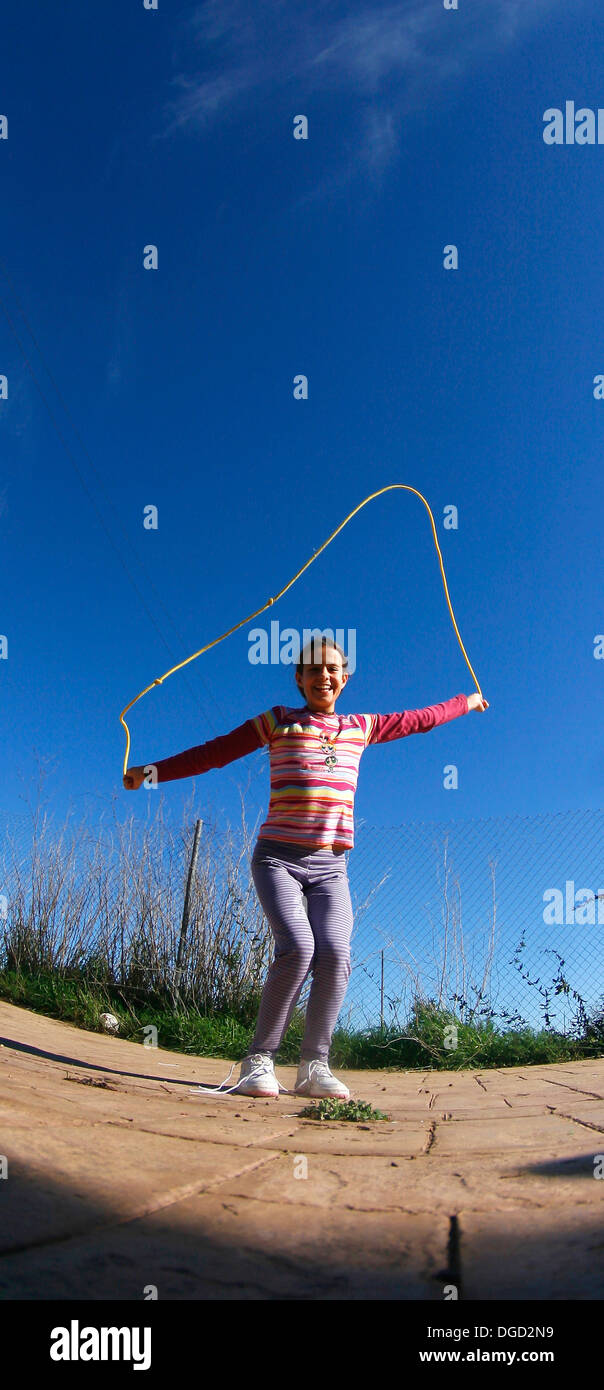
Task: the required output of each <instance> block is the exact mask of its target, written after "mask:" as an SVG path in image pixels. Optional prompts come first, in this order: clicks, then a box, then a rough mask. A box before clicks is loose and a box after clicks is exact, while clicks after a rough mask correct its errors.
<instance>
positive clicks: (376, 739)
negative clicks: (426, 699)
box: [367, 695, 468, 745]
mask: <svg viewBox="0 0 604 1390" xmlns="http://www.w3.org/2000/svg"><path fill="white" fill-rule="evenodd" d="M467 713H468V698H467V695H454V696H453V699H452V700H444V701H443V703H442V704H440V705H427V707H426V709H406V710H403V711H402V713H401V714H370V715H369V716H368V718H369V720H371V724H372V727H371V729H370V730H369V731H368V736H367V744H368V745H369V744H370V743H389V742H390V741H391V739H395V738H406V737H407V735H408V734H427V733H428V730H429V729H434V728H435V727H436V725H437V724H447V723H448V721H449V720H450V719H457V718H458V716H459V715H460V714H467Z"/></svg>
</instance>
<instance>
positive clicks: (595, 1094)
mask: <svg viewBox="0 0 604 1390" xmlns="http://www.w3.org/2000/svg"><path fill="white" fill-rule="evenodd" d="M541 1080H542V1081H547V1084H548V1086H562V1087H563V1089H564V1090H565V1091H574V1093H575V1095H577V1096H588V1097H589V1099H590V1100H604V1096H602V1095H598V1092H597V1091H584V1090H583V1087H582V1086H569V1084H568V1081H554V1079H553V1077H552V1076H543V1077H542V1078H541Z"/></svg>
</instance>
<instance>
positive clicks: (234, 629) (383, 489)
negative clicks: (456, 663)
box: [120, 483, 484, 777]
mask: <svg viewBox="0 0 604 1390" xmlns="http://www.w3.org/2000/svg"><path fill="white" fill-rule="evenodd" d="M399 489H400V490H402V491H404V492H413V493H415V496H416V497H419V499H420V501H421V502H423V504H424V506H425V507H426V509H427V512H428V515H429V517H430V524H431V526H432V535H433V537H434V544H435V546H436V550H437V552H438V561H439V565H440V572H441V575H442V581H443V586H444V590H445V598H446V600H447V604H448V608H449V613H450V614H451V621H452V623H453V627H454V628H455V633H456V636H457V640H458V642H459V645H460V647H461V650H462V652H463V655H464V659H465V662H466V665H467V667H468V669H469V671H470V674H471V676H472V679H473V681H474V684H475V686H476V689H477V691H478V694H479V695H480V698H481V700H483V699H484V697H483V694H482V690H481V689H480V684H479V681H478V678H477V676H476V675H475V673H474V670H473V668H472V666H471V665H470V661H469V658H468V654H467V652H466V649H465V647H464V644H463V642H462V640H461V637H460V634H459V628H458V626H457V623H456V621H455V614H454V612H453V608H452V606H451V600H450V598H449V590H448V588H447V578H446V575H445V567H444V564H443V557H442V554H441V549H440V546H439V544H438V536H437V534H436V526H435V524H434V517H433V515H432V512H431V510H430V506H429V504H428V502H426V499H425V497H423V496H422V494H421V492H418V490H417V488H415V487H410V486H409V484H408V483H389V484H388V486H387V487H381V488H379V490H378V492H372V493H370V494H369V497H365V498H364V499H363V501H362V502H359V505H358V507H355V508H354V510H353V511H351V512H349V513H348V516H347V517H345V518H344V520H343V521H341V522H340V525H339V526H337V527H336V529H335V531H332V533H331V535H330V536H328V537H327V540H326V541H324V542H323V545H321V546H320V547H319V549H318V550H315V551H314V553H313V554H312V555H311V557H310V559H309V560H307V561H306V564H305V565H302V568H301V569H299V570H298V572H297V574H295V575H294V577H293V579H290V581H289V583H288V584H286V585H285V586H284V587H283V589H280V590H279V593H278V594H275V596H274V598H269V599H268V600H267V602H266V603H264V604H263V605H262V608H257V609H256V612H255V613H250V614H249V616H248V617H247V618H242V619H241V622H239V623H235V625H234V626H233V627H230V628H229V629H228V631H227V632H223V633H222V634H221V636H220V637H215V638H214V641H213V642H208V643H207V644H206V646H205V647H200V649H199V651H198V652H193V655H192V656H188V657H186V659H185V660H184V661H179V663H178V665H177V666H172V667H171V668H170V670H169V671H165V672H164V675H163V676H157V677H156V679H155V680H154V681H151V684H150V685H147V686H145V689H144V690H141V691H140V694H138V695H135V697H134V699H133V700H131V701H130V703H129V704H128V705H126V706H125V707H124V709H123V710H122V712H121V714H120V724H122V725H123V727H124V729H125V730H126V753H125V757H124V768H123V776H124V777H125V775H126V772H127V770H128V757H129V754H130V730H129V728H128V725H127V723H126V720H125V719H124V715H125V714H127V713H128V710H129V709H132V706H133V705H135V704H136V703H137V700H142V698H143V695H147V694H148V692H149V691H150V690H153V687H154V686H156V685H162V684H163V682H164V681H165V680H167V679H168V676H173V675H174V672H175V671H180V670H182V668H183V666H188V664H189V662H190V661H196V660H197V657H198V656H203V654H204V652H209V651H210V648H211V647H217V646H218V643H219V642H224V640H225V638H226V637H231V636H232V634H233V633H234V632H237V631H238V630H239V628H240V627H244V626H245V624H246V623H251V622H252V621H253V619H254V618H258V617H260V614H261V613H265V612H266V610H267V608H271V607H272V605H273V604H274V603H277V602H278V600H279V599H280V598H283V595H284V594H286V593H287V591H288V589H291V587H292V584H295V583H296V580H297V579H299V578H300V576H301V575H302V574H304V571H305V570H307V569H308V567H309V565H312V564H313V563H314V561H315V560H317V559H318V557H319V555H321V554H322V553H323V551H324V550H326V549H327V547H328V545H331V542H332V541H333V540H335V538H336V536H338V535H339V534H340V531H343V530H344V527H345V526H347V525H348V522H349V521H352V518H353V516H356V514H357V512H360V511H361V510H362V508H363V507H366V506H367V503H368V502H373V500H374V498H376V497H381V496H382V494H383V493H384V492H392V491H396V490H399Z"/></svg>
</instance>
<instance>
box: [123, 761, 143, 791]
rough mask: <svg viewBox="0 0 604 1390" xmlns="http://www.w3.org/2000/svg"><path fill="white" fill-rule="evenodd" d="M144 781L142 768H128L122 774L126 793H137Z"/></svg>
mask: <svg viewBox="0 0 604 1390" xmlns="http://www.w3.org/2000/svg"><path fill="white" fill-rule="evenodd" d="M144 780H145V769H144V767H129V768H128V771H127V772H125V773H124V786H125V788H126V791H127V792H135V791H138V789H139V787H142V784H143V782H144Z"/></svg>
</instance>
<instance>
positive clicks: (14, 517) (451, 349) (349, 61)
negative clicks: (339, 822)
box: [0, 0, 604, 887]
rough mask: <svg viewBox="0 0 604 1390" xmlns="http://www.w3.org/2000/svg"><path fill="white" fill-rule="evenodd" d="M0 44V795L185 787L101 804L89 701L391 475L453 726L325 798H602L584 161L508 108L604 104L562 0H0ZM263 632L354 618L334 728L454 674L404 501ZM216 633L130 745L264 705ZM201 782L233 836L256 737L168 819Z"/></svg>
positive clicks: (308, 581)
mask: <svg viewBox="0 0 604 1390" xmlns="http://www.w3.org/2000/svg"><path fill="white" fill-rule="evenodd" d="M598 20H599V21H600V22H599V23H598ZM1 27H2V53H1V56H0V73H1V81H0V114H4V115H6V117H7V119H8V131H9V138H8V140H6V141H0V177H1V179H2V189H3V196H2V199H1V200H0V258H1V263H0V296H1V298H2V305H0V309H2V310H3V311H2V312H0V374H4V375H6V376H7V378H8V383H9V394H8V399H7V400H6V401H1V402H0V430H1V431H2V460H3V466H2V482H1V488H0V526H1V532H2V550H3V565H2V571H3V584H2V590H3V598H2V610H1V611H2V622H1V623H0V631H1V632H2V633H3V634H5V635H6V637H7V639H8V660H6V661H2V663H1V665H0V677H1V680H2V706H3V719H2V724H3V729H4V732H3V735H2V740H3V751H2V767H3V776H2V788H1V793H0V810H2V811H3V812H5V813H8V814H9V815H10V814H13V813H17V812H19V813H20V812H22V811H23V809H24V807H25V801H24V798H26V797H29V798H31V797H32V796H34V797H35V788H36V784H37V780H38V768H39V766H40V765H41V764H42V765H43V767H44V798H45V801H46V804H47V805H48V807H49V809H50V810H51V812H52V813H53V815H55V816H56V817H57V819H58V821H59V822H61V820H62V819H63V817H64V815H65V814H66V813H67V810H68V809H71V810H72V813H73V812H75V814H76V816H77V815H78V814H79V813H80V812H81V813H84V812H86V813H87V814H88V815H92V816H93V817H94V816H95V815H96V814H99V815H100V814H101V813H102V812H103V811H104V810H106V809H107V808H111V807H112V806H113V809H114V810H115V811H116V813H117V814H118V815H119V816H122V815H124V816H126V815H130V814H131V813H134V814H135V815H137V816H141V817H144V816H146V815H147V814H148V811H149V802H148V798H149V796H150V795H152V796H157V795H160V796H161V797H162V798H163V799H164V801H165V802H166V804H167V806H168V807H169V812H170V814H171V815H172V814H174V815H175V816H176V818H178V817H179V816H180V814H181V811H182V807H183V805H184V803H185V801H186V800H187V799H188V798H190V795H191V789H192V788H191V782H190V780H188V779H187V780H186V781H183V782H172V783H169V784H166V785H165V786H164V787H163V788H161V789H160V792H159V794H158V793H155V792H139V793H138V794H132V793H127V792H125V791H124V790H123V789H122V782H121V774H122V760H123V753H124V735H123V730H122V728H121V725H120V723H119V712H120V710H121V709H122V708H123V707H124V706H125V705H126V703H127V702H128V701H129V700H131V699H132V698H133V697H134V696H135V695H136V694H137V692H138V691H139V690H140V689H142V687H143V686H145V685H147V684H148V683H149V682H150V681H151V680H153V679H154V678H155V677H157V676H159V675H162V674H163V673H164V672H165V671H166V670H167V669H168V668H169V667H171V666H172V665H174V664H175V663H176V662H178V661H181V660H183V659H184V658H185V657H186V656H188V655H190V653H191V652H193V651H195V650H197V649H198V648H199V647H201V646H203V645H205V643H207V642H209V641H211V640H212V639H213V638H214V637H216V636H217V635H218V634H219V633H221V632H223V631H224V630H225V629H227V628H229V627H230V626H232V625H233V624H234V623H236V622H238V621H239V620H240V619H241V618H243V617H244V616H245V615H246V614H247V613H251V612H253V611H254V610H255V609H257V608H258V607H260V606H261V605H262V604H263V603H264V602H266V600H267V598H268V597H269V596H270V595H271V594H274V593H275V592H276V591H277V590H278V589H279V588H281V587H282V586H283V584H285V583H286V582H287V580H288V579H289V578H290V577H291V575H292V574H293V573H294V571H295V570H296V569H297V568H298V567H299V566H300V565H301V564H303V563H304V561H305V560H306V559H307V558H308V556H309V554H310V553H311V552H312V551H313V550H314V549H316V548H317V546H318V545H320V544H321V543H322V542H323V541H324V540H325V539H326V537H327V535H328V534H329V533H330V532H331V531H332V530H333V529H334V528H335V527H336V526H337V525H338V523H339V522H340V521H341V520H342V519H343V517H344V516H345V514H346V513H347V512H348V511H350V510H351V509H352V508H353V507H354V506H356V505H357V504H358V503H359V502H360V501H361V500H362V499H363V498H364V497H365V496H366V495H367V494H368V493H369V492H372V491H374V490H376V489H377V488H379V487H383V486H385V485H386V484H388V483H394V482H401V483H407V484H410V485H412V486H413V487H415V488H417V489H418V490H419V491H420V492H422V493H423V494H424V495H425V496H426V498H427V500H428V501H429V503H430V505H431V507H432V509H433V512H434V514H435V518H436V521H437V527H438V532H439V541H440V545H441V548H442V551H443V557H444V562H445V567H446V573H447V579H448V584H449V590H450V594H451V600H452V603H453V608H454V611H455V615H456V619H457V622H458V625H459V629H460V633H461V636H462V639H463V641H464V644H465V646H466V649H467V651H468V655H469V657H470V660H471V662H472V665H473V666H474V669H475V670H476V672H477V674H478V676H479V679H480V682H481V686H482V689H483V691H484V692H485V694H486V696H487V698H488V700H489V701H490V709H489V710H488V711H487V712H486V713H485V714H470V715H468V716H467V717H466V718H464V719H460V720H457V721H455V722H453V723H451V724H449V725H447V726H446V727H445V728H443V729H438V730H436V731H434V732H431V733H430V734H428V735H427V736H426V737H425V738H419V737H418V738H409V739H406V740H403V741H401V742H400V743H396V744H391V745H389V746H387V747H384V748H376V749H372V750H369V751H368V753H367V754H366V755H365V757H364V759H363V763H362V765H361V775H360V783H359V791H358V795H357V807H356V809H357V814H358V816H359V817H361V818H362V819H363V820H365V821H366V822H368V823H370V824H384V825H395V824H400V823H401V822H404V821H406V820H422V819H426V820H450V819H458V818H471V817H493V816H510V815H517V814H518V815H532V814H535V813H542V812H547V811H552V812H559V811H567V810H571V809H574V808H589V807H591V808H596V807H599V806H601V804H602V792H601V788H602V772H603V758H602V713H601V711H602V680H603V679H604V663H602V662H601V661H597V660H595V659H594V655H593V651H594V638H595V636H596V634H599V633H602V631H604V605H603V591H604V586H603V584H602V559H601V555H602V542H601V530H602V514H603V510H604V495H603V492H604V490H603V486H602V474H603V469H602V434H603V428H604V401H598V400H596V399H594V396H593V379H594V377H595V375H596V374H597V373H600V372H604V341H603V338H602V322H603V310H604V303H603V291H602V253H601V227H602V215H603V212H604V195H603V192H602V190H603V188H604V146H598V145H595V146H583V147H580V146H577V145H569V146H561V147H551V146H547V145H546V144H545V143H544V141H543V138H542V130H543V113H544V111H545V110H546V109H547V108H549V107H559V108H561V109H564V104H565V101H566V100H571V99H572V100H574V101H575V102H576V105H577V106H587V107H591V108H593V109H596V108H597V107H598V105H604V86H603V85H602V70H601V58H600V55H601V45H602V37H603V35H602V22H601V17H600V10H599V6H597V5H596V4H595V3H592V2H591V0H574V4H573V5H572V7H571V6H569V5H568V4H565V3H562V0H532V3H531V4H530V5H529V4H527V3H526V0H523V3H515V0H475V2H474V3H471V2H470V0H460V8H459V10H458V11H450V12H448V11H445V10H444V9H443V8H442V6H441V5H439V4H438V3H421V4H419V3H415V0H413V3H399V4H382V3H381V0H371V3H356V4H354V3H347V4H345V5H339V4H337V3H329V4H326V3H308V4H304V5H302V6H293V5H291V3H277V2H276V0H271V2H270V3H268V0H255V3H254V4H253V5H252V4H251V3H249V0H246V3H244V0H215V3H214V0H212V2H211V3H205V4H200V5H197V4H172V5H171V4H168V3H167V0H160V4H159V9H158V11H157V12H153V11H146V10H145V9H144V8H143V5H142V0H141V3H134V0H132V2H131V3H128V4H124V0H119V3H118V0H108V3H103V5H102V6H93V7H90V6H81V5H80V4H76V3H74V0H68V3H62V4H61V5H58V4H53V5H50V6H39V7H35V9H34V12H33V14H31V15H30V14H28V16H27V24H26V22H25V18H24V14H23V10H22V7H21V6H19V5H17V4H16V3H15V0H7V3H6V5H5V7H4V10H3V17H2V26H1ZM300 113H302V114H305V115H306V116H307V117H308V139H307V140H295V139H294V138H293V135H292V130H293V119H294V116H296V115H298V114H300ZM149 244H154V245H156V246H157V247H158V257H159V260H158V265H159V268H158V270H157V271H150V270H145V269H144V268H143V248H144V247H145V246H146V245H149ZM450 244H455V245H456V246H457V247H458V250H459V269H458V270H456V271H446V270H445V269H444V268H443V248H444V247H445V246H446V245H450ZM7 275H8V277H9V278H7ZM7 313H8V314H9V315H10V319H11V321H12V326H11V323H9V322H8V320H7V317H6V314H7ZM22 315H24V316H25V321H24V318H23V317H22ZM31 333H33V335H34V337H35V342H34V341H33V340H32V337H31ZM15 334H17V335H18V338H19V341H17V338H16V336H15ZM25 358H27V359H28V361H29V363H30V365H31V368H32V370H33V372H34V373H35V376H36V378H37V383H38V384H37V385H36V383H35V382H34V380H32V376H31V374H30V371H29V370H28V366H27V365H26V361H25ZM49 370H50V372H51V373H52V380H51V379H50V378H49V375H48V371H49ZM298 374H305V375H306V376H307V377H308V383H309V391H308V399H307V400H296V399H294V395H293V381H294V378H295V377H296V375H298ZM57 390H58V392H60V396H61V398H62V400H63V401H64V402H65V405H66V406H67V410H68V417H66V415H65V413H64V411H63V408H62V405H61V401H60V400H59V398H58V396H57ZM40 392H43V395H44V397H45V398H46V400H47V402H48V405H49V407H50V409H51V411H52V415H53V419H54V423H53V419H51V418H50V416H49V413H48V410H47V408H46V405H45V404H44V401H43V399H42V398H41V394H40ZM74 426H75V431H77V434H76V432H75V431H74ZM57 431H60V435H61V438H60V437H59V435H58V433H57ZM149 504H154V505H155V506H157V507H158V514H159V527H158V529H157V531H149V530H145V529H144V527H143V508H144V507H145V506H147V505H149ZM449 505H454V506H456V507H457V508H458V514H459V525H458V529H457V530H446V529H445V528H444V526H443V514H444V508H445V507H447V506H449ZM270 618H273V619H278V621H279V623H280V625H281V628H285V627H288V626H293V627H295V628H297V629H298V630H300V631H301V630H302V629H303V628H304V627H307V626H314V625H319V626H331V627H333V628H336V627H341V628H343V629H345V630H348V629H351V628H354V629H355V632H356V667H357V669H356V670H355V673H354V676H353V677H352V678H351V680H350V682H349V685H348V688H347V690H346V691H345V692H344V694H343V695H342V697H341V699H340V702H339V705H338V709H339V710H341V711H342V712H347V711H352V710H358V711H369V712H372V711H378V712H389V711H392V710H401V709H405V708H416V707H421V706H424V705H429V704H432V703H435V702H437V701H440V700H444V699H447V698H449V697H450V696H452V695H455V694H457V693H459V692H460V691H465V692H466V693H468V694H469V693H470V692H471V691H472V690H473V688H474V686H473V682H472V678H471V676H470V673H469V671H468V669H467V667H466V665H465V662H464V660H463V656H462V654H461V651H460V649H459V646H458V644H457V640H456V638H455V634H454V632H453V629H452V626H451V623H450V619H449V616H448V612H447V609H446V604H445V600H444V595H443V591H442V584H441V579H440V573H439V569H438V563H437V559H436V553H435V550H434V546H433V542H432V538H431V532H430V526H429V522H428V517H427V514H426V512H425V509H424V508H423V506H422V504H421V503H420V502H419V501H418V499H417V498H414V497H412V496H411V495H410V494H407V493H390V494H388V495H386V496H385V497H382V498H380V499H378V500H377V501H375V502H372V503H371V504H370V505H369V506H368V507H366V508H365V509H364V510H363V511H362V512H361V514H360V515H359V516H357V517H356V518H355V519H354V520H353V521H352V522H351V523H350V525H349V526H348V527H347V528H346V530H345V531H344V533H343V534H342V535H341V536H340V537H338V539H337V540H336V541H335V542H334V543H333V545H332V546H331V547H330V548H329V550H328V551H327V552H326V554H324V555H323V556H321V557H320V558H319V559H318V560H317V562H316V564H314V565H313V566H312V567H311V569H310V571H309V572H308V573H307V574H306V575H304V576H303V578H302V579H301V580H300V581H299V583H298V584H296V585H295V586H294V588H293V589H292V590H291V591H290V593H289V594H288V595H287V596H286V597H285V598H284V599H283V600H282V601H281V603H280V604H279V605H278V606H277V607H276V608H275V609H274V610H273V612H272V613H271V614H267V615H265V617H264V618H263V619H261V620H260V621H261V622H269V621H270ZM248 647H249V641H248V630H247V629H245V628H243V629H241V630H240V632H238V633H237V634H236V635H235V636H233V637H231V638H229V639H228V640H227V641H225V642H224V643H222V644H221V645H220V646H219V647H217V648H216V649H215V650H214V651H212V652H210V653H208V654H207V655H205V656H202V657H201V658H200V659H199V660H198V661H196V662H193V663H192V664H191V665H190V666H189V667H187V668H186V670H185V671H183V672H178V673H177V674H175V675H174V676H172V677H171V678H170V679H169V680H168V681H167V682H166V683H165V685H163V686H162V687H161V688H158V689H157V690H153V691H152V692H151V693H150V694H149V695H148V696H146V697H145V699H144V700H142V701H140V702H139V704H137V705H136V706H135V708H134V709H133V710H132V711H131V712H130V716H129V723H130V728H131V732H132V752H131V759H130V761H131V762H132V763H145V762H152V761H156V760H158V759H160V758H163V757H167V756H169V755H170V754H173V753H176V752H179V751H180V750H182V749H184V748H189V747H191V746H192V745H194V744H197V743H201V742H203V741H204V740H205V739H207V738H212V737H214V736H215V735H217V734H219V733H223V732H226V731H227V730H228V729H231V728H234V727H235V726H237V725H238V724H240V723H241V722H242V721H243V720H244V719H246V718H247V717H249V716H250V715H254V714H256V713H258V712H259V711H261V710H263V709H266V708H267V707H268V706H269V705H272V704H281V703H283V704H287V703H290V702H291V703H297V702H298V701H297V696H296V693H295V687H294V683H293V673H292V670H291V667H288V666H284V665H268V666H253V665H251V664H250V662H249V661H248V659H247V654H248ZM451 763H454V764H455V765H456V766H457V768H458V777H459V786H458V789H457V790H455V791H453V790H445V789H444V786H443V768H444V767H445V765H447V764H451ZM248 781H249V785H248ZM240 786H244V787H245V788H246V791H245V795H246V799H247V806H248V812H249V817H250V820H252V821H253V820H254V817H255V816H256V814H257V813H258V812H259V811H261V810H262V809H263V808H264V807H265V806H266V804H267V798H268V769H267V765H266V759H265V758H264V757H263V755H262V754H261V753H258V754H255V755H253V757H252V758H250V759H247V760H245V761H242V762H240V763H235V764H233V765H231V766H230V767H228V768H226V769H224V770H222V771H216V772H212V773H210V774H208V775H207V776H206V777H203V778H198V779H197V799H198V806H199V811H200V814H204V813H205V812H207V811H210V810H211V811H212V813H213V814H214V815H216V816H217V817H218V818H219V819H220V818H224V819H225V820H226V819H227V818H230V817H232V818H233V819H237V816H238V807H239V787H240ZM570 868H572V866H570ZM570 868H568V869H567V867H566V866H565V871H564V872H569V873H570ZM561 878H562V880H563V879H564V873H562V874H561ZM593 886H594V887H595V886H596V885H593Z"/></svg>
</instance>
